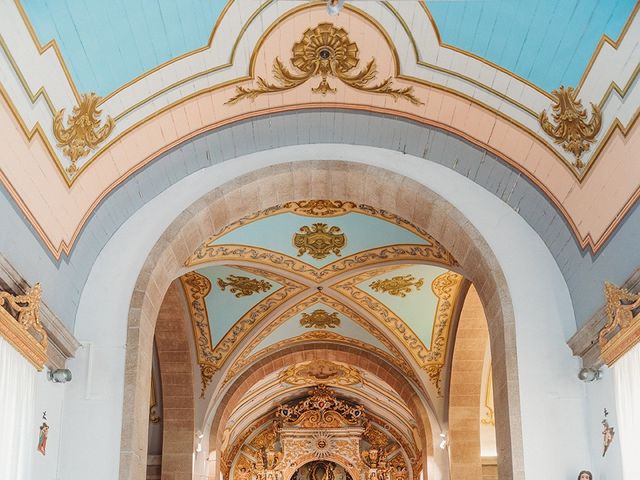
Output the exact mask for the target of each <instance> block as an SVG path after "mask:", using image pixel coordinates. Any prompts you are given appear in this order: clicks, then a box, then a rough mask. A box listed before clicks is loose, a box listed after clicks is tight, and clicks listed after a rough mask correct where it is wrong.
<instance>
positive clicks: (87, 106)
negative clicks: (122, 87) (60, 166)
mask: <svg viewBox="0 0 640 480" xmlns="http://www.w3.org/2000/svg"><path fill="white" fill-rule="evenodd" d="M99 100H100V97H98V96H97V95H96V94H95V93H84V94H82V96H81V97H80V104H79V105H77V106H75V107H73V113H72V114H71V115H70V116H69V117H68V118H67V126H66V127H65V126H63V122H62V120H63V117H64V108H63V109H62V110H60V111H59V112H58V113H56V115H55V117H54V118H53V134H54V136H55V137H56V140H57V141H58V146H59V147H62V151H63V152H64V154H65V155H66V156H68V157H69V159H70V160H71V165H69V166H68V167H67V169H66V170H67V173H68V174H69V175H71V176H73V175H75V174H76V172H77V171H78V166H77V162H78V160H79V159H80V158H81V157H84V156H85V155H89V153H90V152H91V150H94V149H95V148H96V147H97V146H98V145H99V144H100V143H101V142H103V141H104V140H105V139H106V138H107V137H108V136H109V134H110V133H111V131H112V130H113V126H114V121H113V119H112V118H111V117H109V116H107V118H106V119H105V121H104V123H103V124H102V126H100V123H101V120H100V114H101V113H102V111H101V110H98V107H97V105H98V101H99Z"/></svg>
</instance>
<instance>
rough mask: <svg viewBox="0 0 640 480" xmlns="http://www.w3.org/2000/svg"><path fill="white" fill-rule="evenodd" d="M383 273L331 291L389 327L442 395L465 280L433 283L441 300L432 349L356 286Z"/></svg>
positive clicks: (444, 278) (451, 277) (443, 278)
mask: <svg viewBox="0 0 640 480" xmlns="http://www.w3.org/2000/svg"><path fill="white" fill-rule="evenodd" d="M380 273H381V272H380V271H375V270H373V271H369V272H365V273H363V274H360V275H356V276H354V277H351V278H349V279H347V280H345V281H344V282H341V283H338V284H336V285H334V286H332V287H331V288H332V289H334V290H336V291H337V292H339V293H342V294H343V295H345V296H346V297H347V298H350V299H351V300H353V301H354V302H355V303H357V304H358V305H360V306H361V307H362V308H364V309H365V310H367V311H368V312H369V313H370V314H371V315H373V316H374V317H375V318H376V319H378V320H379V321H380V322H381V323H382V324H384V325H386V326H387V328H388V329H389V331H390V332H392V333H393V334H394V335H395V336H396V337H397V338H398V340H400V342H402V344H403V345H404V346H405V347H406V348H407V350H408V351H409V352H410V353H411V356H412V357H413V358H414V360H415V361H416V363H417V364H418V365H419V366H420V368H422V369H423V370H425V371H426V372H427V374H428V375H429V379H430V380H431V382H432V383H433V385H434V386H435V388H436V391H437V392H438V395H441V394H442V389H441V384H440V383H441V378H440V377H441V371H442V367H444V364H445V360H446V354H447V343H448V340H449V332H450V330H451V319H452V317H453V312H454V309H455V305H456V300H457V297H458V293H459V292H460V286H461V285H462V281H463V280H464V277H463V276H462V275H460V274H458V273H455V272H451V271H449V272H445V273H443V274H442V275H440V276H438V277H436V278H435V279H434V281H433V283H432V285H431V289H432V290H433V293H434V294H435V295H436V297H438V305H437V307H436V314H435V318H434V322H433V332H432V335H431V345H430V346H429V347H427V346H425V345H424V343H423V342H422V340H420V338H419V337H418V336H417V335H416V334H415V333H414V332H413V330H412V329H411V327H409V326H408V325H407V324H406V323H405V322H404V320H402V319H401V318H400V317H399V316H397V315H396V314H395V313H394V312H392V311H391V310H390V309H388V308H387V307H386V306H385V305H383V304H382V303H381V302H379V301H378V300H377V299H375V298H374V297H373V296H371V295H369V294H368V293H366V292H364V291H362V290H360V289H359V288H358V287H357V286H356V285H358V284H359V283H361V282H363V281H365V280H367V279H369V278H372V277H374V276H377V275H379V274H380Z"/></svg>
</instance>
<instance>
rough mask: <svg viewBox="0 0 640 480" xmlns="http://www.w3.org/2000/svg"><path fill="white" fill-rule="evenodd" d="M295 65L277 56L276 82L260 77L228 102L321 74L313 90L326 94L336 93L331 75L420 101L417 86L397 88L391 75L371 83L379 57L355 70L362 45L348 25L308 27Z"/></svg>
mask: <svg viewBox="0 0 640 480" xmlns="http://www.w3.org/2000/svg"><path fill="white" fill-rule="evenodd" d="M291 53H292V56H291V64H292V65H293V67H294V68H295V69H296V71H295V72H292V71H290V70H289V69H288V68H287V67H286V66H285V65H284V64H283V63H282V61H281V60H280V59H279V58H277V57H276V59H275V60H274V61H273V76H274V77H275V80H276V81H275V82H274V83H270V82H268V81H267V80H265V79H263V78H262V77H258V79H257V81H256V84H257V85H256V87H255V88H248V87H240V86H239V87H236V94H235V96H233V97H232V98H231V99H230V100H229V101H228V102H227V103H231V104H233V103H236V102H238V101H240V100H242V99H245V98H249V99H252V100H253V99H254V98H256V97H258V96H260V95H263V94H265V93H273V92H283V91H286V90H291V89H293V88H296V87H298V86H300V85H302V84H303V83H305V82H307V81H308V80H310V79H311V78H313V77H320V83H319V84H318V86H317V87H315V88H312V89H311V90H312V91H313V92H314V93H320V94H322V95H326V94H327V93H335V92H336V89H335V88H334V87H332V86H331V85H330V84H329V77H334V78H337V79H338V80H340V81H341V82H342V83H344V84H346V85H349V86H350V87H352V88H355V89H356V90H360V91H362V92H368V93H375V94H382V95H390V96H392V97H393V98H394V99H396V100H397V99H398V98H403V99H405V100H408V101H410V102H411V103H413V104H414V105H420V104H421V103H422V102H420V101H419V100H418V99H417V98H416V97H415V95H414V94H413V87H405V88H393V86H392V79H391V77H387V78H386V79H384V80H382V81H381V82H379V83H375V84H371V82H373V81H374V80H375V78H376V75H377V73H378V71H377V67H376V60H375V58H372V59H371V60H369V62H368V63H367V64H366V65H365V66H364V67H363V68H362V69H360V70H359V71H354V70H355V69H356V67H357V66H358V64H359V63H360V59H359V53H358V46H357V45H356V44H355V43H354V42H352V41H351V40H350V39H349V35H348V34H347V32H346V31H345V29H344V28H338V27H336V26H334V25H333V24H331V23H321V24H319V25H318V26H316V27H315V28H309V29H307V30H306V31H305V32H304V34H303V35H302V39H301V40H300V41H299V42H296V43H295V44H294V45H293V47H292V49H291Z"/></svg>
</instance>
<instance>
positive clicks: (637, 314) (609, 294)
mask: <svg viewBox="0 0 640 480" xmlns="http://www.w3.org/2000/svg"><path fill="white" fill-rule="evenodd" d="M604 293H605V299H606V302H607V303H606V305H607V307H606V308H607V317H608V319H609V321H608V322H607V324H606V325H605V326H604V327H603V328H602V330H600V334H599V335H598V338H599V343H600V353H601V356H602V360H603V361H604V362H605V363H606V364H607V365H608V366H611V365H613V364H614V363H615V362H616V361H617V360H618V359H619V358H620V357H622V356H623V355H624V354H625V353H627V352H628V351H629V350H631V349H632V348H633V347H635V346H636V345H637V344H638V343H640V295H638V294H635V293H631V292H629V291H628V290H625V289H624V288H618V287H616V286H615V285H613V284H611V283H609V282H605V284H604Z"/></svg>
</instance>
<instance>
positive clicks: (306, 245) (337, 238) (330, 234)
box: [293, 223, 347, 260]
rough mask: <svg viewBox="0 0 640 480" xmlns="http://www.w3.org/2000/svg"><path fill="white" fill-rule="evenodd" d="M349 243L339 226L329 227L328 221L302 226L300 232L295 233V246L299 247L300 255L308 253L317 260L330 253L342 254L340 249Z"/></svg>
mask: <svg viewBox="0 0 640 480" xmlns="http://www.w3.org/2000/svg"><path fill="white" fill-rule="evenodd" d="M346 244H347V237H345V235H344V233H341V232H340V228H339V227H335V226H334V227H328V225H327V224H326V223H314V224H313V225H311V227H308V226H306V225H304V226H302V227H300V233H296V234H294V235H293V246H294V247H296V248H297V249H298V256H299V257H301V256H302V255H304V254H305V253H308V254H309V255H311V256H312V257H313V258H315V259H316V260H322V259H323V258H325V257H327V256H329V255H330V254H332V253H333V254H334V255H337V256H338V257H339V256H340V251H341V250H342V248H344V246H345V245H346Z"/></svg>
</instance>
